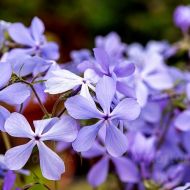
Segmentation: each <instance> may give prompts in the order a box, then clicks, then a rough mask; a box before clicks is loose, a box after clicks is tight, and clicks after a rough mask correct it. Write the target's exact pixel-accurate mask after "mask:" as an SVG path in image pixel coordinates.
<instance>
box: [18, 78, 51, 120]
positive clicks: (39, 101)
mask: <svg viewBox="0 0 190 190" xmlns="http://www.w3.org/2000/svg"><path fill="white" fill-rule="evenodd" d="M20 82H23V83H25V84H27V85H29V86H30V88H31V90H32V91H33V93H34V95H35V96H36V98H37V100H38V103H39V105H40V108H41V110H42V111H43V113H44V114H45V115H46V116H47V117H49V113H48V111H47V109H46V108H45V106H44V105H43V103H42V101H41V100H40V97H39V96H38V93H37V92H36V90H35V88H34V86H33V84H32V83H29V82H27V81H25V80H21V81H20Z"/></svg>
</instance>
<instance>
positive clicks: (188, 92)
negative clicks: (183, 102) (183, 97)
mask: <svg viewBox="0 0 190 190" xmlns="http://www.w3.org/2000/svg"><path fill="white" fill-rule="evenodd" d="M186 94H187V98H188V100H190V83H188V84H187V86H186Z"/></svg>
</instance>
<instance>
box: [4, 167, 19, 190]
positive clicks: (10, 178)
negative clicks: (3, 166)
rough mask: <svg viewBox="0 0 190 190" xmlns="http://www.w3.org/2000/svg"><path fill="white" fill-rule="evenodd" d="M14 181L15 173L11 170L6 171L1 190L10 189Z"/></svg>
mask: <svg viewBox="0 0 190 190" xmlns="http://www.w3.org/2000/svg"><path fill="white" fill-rule="evenodd" d="M15 181H16V174H15V173H14V172H13V171H10V170H9V171H8V172H7V173H6V174H5V178H4V182H3V188H2V190H11V189H12V188H13V187H14V184H15Z"/></svg>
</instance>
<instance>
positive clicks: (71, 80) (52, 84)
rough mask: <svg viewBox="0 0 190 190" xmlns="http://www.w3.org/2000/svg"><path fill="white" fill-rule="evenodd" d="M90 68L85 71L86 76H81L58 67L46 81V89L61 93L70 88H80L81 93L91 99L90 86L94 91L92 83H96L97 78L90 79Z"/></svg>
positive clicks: (53, 92) (49, 91) (50, 91)
mask: <svg viewBox="0 0 190 190" xmlns="http://www.w3.org/2000/svg"><path fill="white" fill-rule="evenodd" d="M88 71H89V70H87V71H86V72H85V73H84V77H80V76H78V75H76V74H74V73H72V72H70V71H68V70H65V69H62V70H61V69H58V70H56V71H53V72H52V76H50V77H49V78H48V80H47V82H46V83H45V85H46V90H45V92H48V93H50V94H60V93H64V92H66V91H68V90H72V89H77V88H80V89H81V90H80V95H82V96H84V97H86V98H88V99H89V100H90V99H91V96H90V92H89V88H90V89H92V90H93V91H94V90H95V88H94V86H93V85H92V84H93V83H95V82H94V81H95V79H93V80H94V81H93V80H91V79H89V77H88V75H89V72H88Z"/></svg>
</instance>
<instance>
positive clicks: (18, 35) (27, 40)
mask: <svg viewBox="0 0 190 190" xmlns="http://www.w3.org/2000/svg"><path fill="white" fill-rule="evenodd" d="M8 32H9V35H10V36H11V38H12V39H13V40H14V41H15V42H17V43H19V44H22V45H28V46H33V45H35V43H34V41H33V39H32V37H31V35H30V32H29V30H28V29H27V28H26V27H25V26H24V25H23V24H21V23H15V24H12V25H11V26H10V27H9V29H8Z"/></svg>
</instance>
